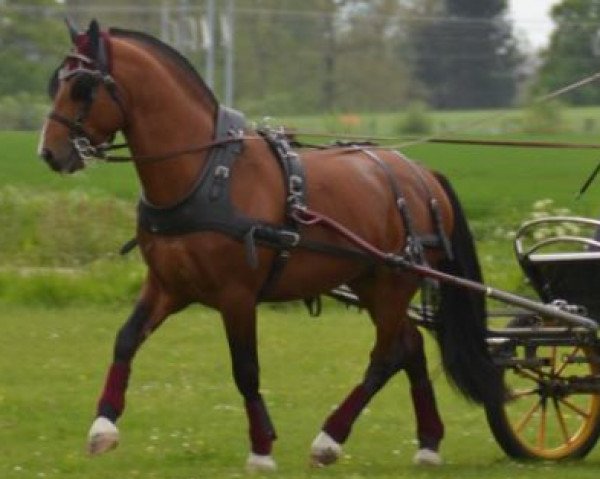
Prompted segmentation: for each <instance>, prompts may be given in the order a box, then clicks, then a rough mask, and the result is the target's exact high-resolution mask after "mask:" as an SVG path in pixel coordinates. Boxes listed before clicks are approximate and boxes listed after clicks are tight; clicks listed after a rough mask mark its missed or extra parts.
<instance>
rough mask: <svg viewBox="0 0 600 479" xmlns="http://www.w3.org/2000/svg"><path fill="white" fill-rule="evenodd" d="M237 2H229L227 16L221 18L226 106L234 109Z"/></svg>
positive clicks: (228, 0)
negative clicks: (235, 16)
mask: <svg viewBox="0 0 600 479" xmlns="http://www.w3.org/2000/svg"><path fill="white" fill-rule="evenodd" d="M234 4H235V0H227V6H226V9H225V14H224V15H223V16H222V17H221V33H222V36H223V47H224V49H225V105H227V106H229V107H233V94H234V83H235V72H234V60H235V35H234V32H235V24H234V15H235V5H234Z"/></svg>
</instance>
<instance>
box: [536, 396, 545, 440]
mask: <svg viewBox="0 0 600 479" xmlns="http://www.w3.org/2000/svg"><path fill="white" fill-rule="evenodd" d="M539 404H541V406H542V413H541V414H540V427H539V428H538V434H537V446H538V447H539V448H540V449H543V448H544V443H545V442H546V412H547V411H546V401H545V400H541V401H540V403H539Z"/></svg>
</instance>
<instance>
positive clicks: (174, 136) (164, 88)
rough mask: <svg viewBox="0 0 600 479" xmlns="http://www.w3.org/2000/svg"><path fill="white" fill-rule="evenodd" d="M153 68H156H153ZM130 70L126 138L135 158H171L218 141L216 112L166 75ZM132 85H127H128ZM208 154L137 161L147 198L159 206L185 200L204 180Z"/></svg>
mask: <svg viewBox="0 0 600 479" xmlns="http://www.w3.org/2000/svg"><path fill="white" fill-rule="evenodd" d="M149 65H151V62H149ZM149 65H143V64H141V65H140V68H139V69H138V71H135V69H134V68H130V69H129V72H130V73H131V78H132V79H133V80H132V79H131V78H130V79H129V84H128V85H129V86H128V87H126V88H127V93H128V98H129V100H130V102H131V105H129V107H130V108H129V115H130V117H129V118H128V126H127V129H126V131H125V136H126V139H127V142H128V144H129V147H130V149H131V153H132V155H133V156H134V157H140V158H143V157H160V156H168V155H171V154H173V153H176V152H178V151H182V150H186V149H192V148H194V147H197V146H201V145H205V144H207V143H209V142H210V141H211V140H212V137H213V132H214V116H215V107H214V106H213V105H212V104H211V102H210V101H208V99H207V101H203V100H202V97H201V95H200V94H198V92H197V91H194V90H193V89H191V88H190V87H189V85H185V82H186V81H187V80H186V79H185V78H183V79H180V78H177V75H176V73H173V72H172V71H171V70H166V69H156V70H155V72H153V71H152V70H149ZM126 81H127V80H124V82H126ZM205 157H206V154H205V152H202V151H200V152H197V153H191V154H180V155H177V154H175V155H173V156H172V157H170V158H169V159H164V160H161V161H144V160H143V159H142V160H139V161H136V169H137V172H138V176H139V179H140V182H141V186H142V189H143V193H144V196H145V198H147V199H148V201H150V202H151V203H153V204H155V205H157V206H168V205H171V204H174V203H176V202H178V201H179V200H180V199H182V198H183V197H184V196H185V195H186V194H187V193H188V192H189V191H190V189H191V188H192V186H193V184H194V183H195V182H196V180H197V179H198V177H199V175H200V173H201V171H202V169H203V167H204V163H205Z"/></svg>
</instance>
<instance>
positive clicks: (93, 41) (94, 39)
mask: <svg viewBox="0 0 600 479" xmlns="http://www.w3.org/2000/svg"><path fill="white" fill-rule="evenodd" d="M87 34H88V39H89V42H90V51H91V55H92V57H93V58H94V59H97V58H98V52H99V50H100V24H99V23H98V20H96V19H94V20H92V21H91V22H90V26H89V27H88V31H87Z"/></svg>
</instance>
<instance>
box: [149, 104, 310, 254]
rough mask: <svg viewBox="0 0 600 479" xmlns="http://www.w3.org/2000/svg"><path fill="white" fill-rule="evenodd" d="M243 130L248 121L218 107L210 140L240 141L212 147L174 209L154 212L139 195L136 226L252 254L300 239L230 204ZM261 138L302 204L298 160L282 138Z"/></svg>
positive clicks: (284, 227) (287, 226) (289, 229)
mask: <svg viewBox="0 0 600 479" xmlns="http://www.w3.org/2000/svg"><path fill="white" fill-rule="evenodd" d="M245 127H246V120H245V118H244V115H243V114H242V113H240V112H238V111H236V110H233V109H231V108H227V107H223V106H219V111H218V116H217V126H216V132H215V138H214V140H217V141H218V140H221V139H229V140H231V138H232V137H234V138H235V136H239V140H238V141H227V142H223V143H222V144H219V145H217V146H214V147H213V148H211V150H210V152H209V154H208V158H207V161H206V167H205V168H204V170H203V172H202V174H201V175H200V178H199V179H198V181H197V182H196V184H195V185H194V187H193V188H192V190H191V191H190V193H189V194H188V195H187V196H186V197H185V198H184V199H183V200H181V201H180V202H178V203H177V204H175V205H173V206H170V207H167V208H162V207H157V206H155V205H153V204H151V203H150V202H149V201H148V200H147V199H146V198H144V197H143V196H142V197H141V198H140V201H139V203H138V225H139V227H140V228H141V229H143V230H146V231H148V232H150V233H154V234H158V235H164V236H175V235H182V234H188V233H196V232H201V231H217V232H221V233H224V234H226V235H229V236H232V237H234V238H235V239H237V240H243V241H245V242H246V246H247V248H251V249H252V248H253V243H254V240H259V241H260V242H263V243H264V242H266V243H269V244H270V245H271V246H273V247H276V248H287V247H289V246H290V245H291V246H293V245H294V243H297V242H298V241H299V236H298V234H297V232H295V231H294V228H293V227H290V224H289V223H286V224H284V225H273V224H269V223H267V222H264V221H261V220H258V219H256V218H250V217H248V216H246V215H245V214H243V213H241V212H240V211H238V210H237V208H235V206H234V205H233V204H232V201H231V192H230V190H231V181H230V179H231V172H232V168H233V165H234V163H235V161H236V160H237V158H238V156H239V154H240V153H241V152H242V149H243V135H242V132H243V130H244V128H245ZM261 134H263V136H264V137H265V140H266V141H267V143H268V144H269V146H270V147H271V150H272V151H273V153H274V154H275V156H276V157H277V160H278V162H279V163H280V166H281V167H282V172H283V175H284V181H285V182H286V189H287V191H288V193H289V186H288V185H290V184H297V183H298V182H299V187H296V188H295V190H294V194H295V195H297V200H298V201H302V202H304V201H305V187H304V171H303V167H302V164H301V162H300V159H299V157H298V155H296V154H295V153H294V152H292V151H291V149H290V148H289V145H287V142H285V140H284V136H283V135H281V139H279V140H278V139H277V136H278V135H277V134H275V133H273V132H272V131H270V132H269V134H268V135H267V134H264V133H261ZM273 142H275V143H276V144H275V145H274V144H273ZM282 151H283V152H284V154H283V156H285V152H287V154H288V156H289V158H287V157H285V158H282V153H281V152H282ZM290 165H291V166H290ZM286 177H287V178H286ZM290 177H291V178H292V179H290ZM249 256H253V253H252V252H250V253H249ZM249 260H251V258H249Z"/></svg>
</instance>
